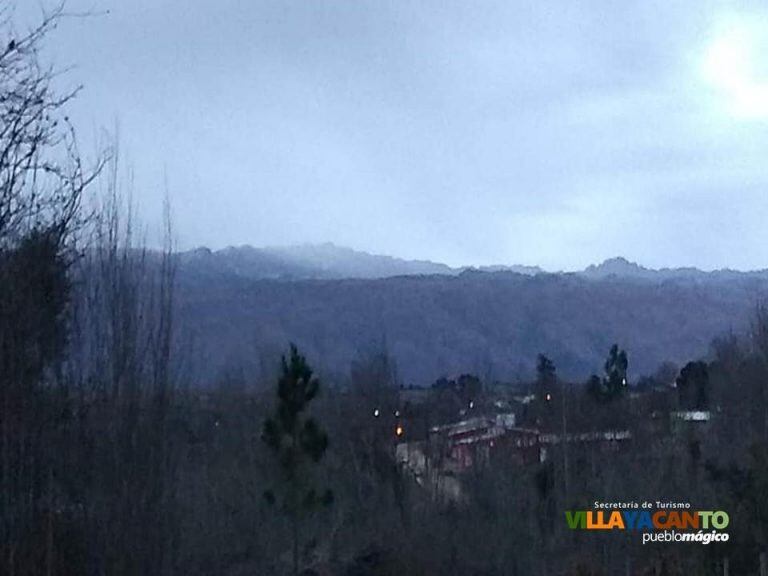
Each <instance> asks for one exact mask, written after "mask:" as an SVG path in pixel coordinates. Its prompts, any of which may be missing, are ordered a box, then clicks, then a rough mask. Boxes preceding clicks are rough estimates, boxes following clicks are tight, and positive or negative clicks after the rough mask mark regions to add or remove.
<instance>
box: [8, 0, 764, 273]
mask: <svg viewBox="0 0 768 576" xmlns="http://www.w3.org/2000/svg"><path fill="white" fill-rule="evenodd" d="M51 5H52V3H51V2H46V1H45V0H43V1H42V2H41V1H38V0H23V2H17V7H16V15H15V17H16V26H17V27H19V28H24V27H25V26H28V25H29V24H30V23H31V22H33V21H34V20H35V18H36V17H38V16H39V14H40V10H41V7H46V6H48V7H50V6H51ZM67 10H68V11H69V12H70V13H72V14H76V13H82V12H90V14H91V15H90V16H88V17H79V16H78V17H70V18H66V19H64V20H63V21H62V22H61V24H60V25H59V27H58V29H57V30H56V31H55V32H54V33H53V34H52V35H51V36H50V37H49V38H48V40H47V51H46V52H45V53H44V57H45V58H46V59H47V61H50V62H52V63H54V64H55V65H57V66H59V67H62V68H65V67H68V68H69V70H68V72H67V73H66V74H64V75H63V76H62V77H61V78H59V80H58V81H59V82H60V83H62V87H63V88H66V87H67V86H70V85H72V86H74V85H76V84H80V83H82V84H83V86H84V89H83V91H82V92H81V93H80V95H79V96H78V98H77V100H76V101H75V102H73V103H72V104H71V105H70V116H71V117H72V119H73V121H74V122H75V125H76V126H77V128H78V133H79V137H80V140H81V149H82V150H83V151H84V152H86V153H93V152H95V151H96V150H97V149H98V146H99V145H103V142H104V141H105V135H114V134H116V133H117V134H118V139H119V145H120V158H121V163H122V168H123V170H124V172H125V174H130V178H128V177H126V181H127V180H129V179H130V181H131V182H132V185H131V189H132V195H133V198H134V201H135V202H136V203H137V204H138V205H139V210H140V213H141V216H142V218H143V220H144V221H145V222H146V223H147V226H148V227H149V228H151V227H152V226H153V225H154V224H153V223H157V222H158V221H159V220H160V218H159V215H160V213H161V206H162V199H163V197H164V196H165V194H166V191H167V194H168V196H169V198H170V202H171V206H172V213H173V225H174V230H175V236H176V241H177V245H178V246H179V248H181V249H188V248H193V247H196V246H208V247H210V248H213V249H217V248H222V247H225V246H229V245H241V244H251V245H254V246H263V245H270V246H274V245H288V244H301V243H319V242H326V241H330V242H334V243H336V244H339V245H344V246H349V247H352V248H356V249H360V250H365V251H369V252H375V253H382V254H390V255H394V256H399V257H404V258H422V259H431V260H435V261H441V262H445V263H447V264H451V265H466V264H475V265H481V264H530V265H534V264H535V265H540V266H542V267H544V268H545V269H548V270H574V269H579V268H583V267H585V266H587V265H588V264H591V263H596V262H600V261H602V260H604V259H606V258H610V257H613V256H618V255H621V256H624V257H626V258H628V259H630V260H634V261H638V262H640V263H641V264H643V265H646V266H651V267H665V266H688V265H692V266H698V267H700V268H704V269H714V268H724V267H730V268H735V269H757V268H768V162H767V161H766V156H768V6H766V5H765V3H764V2H754V3H750V2H739V3H727V2H712V1H708V0H695V1H694V0H690V1H687V0H686V1H679V2H668V1H667V0H663V1H653V0H649V1H644V2H607V1H605V2H597V1H591V2H581V1H578V0H571V1H568V2H540V1H516V0H502V1H498V2H496V1H490V0H488V1H486V0H478V1H476V2H475V1H473V2H467V1H466V0H455V1H454V0H434V1H433V0H421V1H419V0H376V1H369V0H346V1H343V0H335V1H325V0H311V1H309V0H295V1H291V0H280V1H269V0H248V1H246V0H241V1H235V0H216V1H213V0H205V1H204V0H131V1H130V2H128V1H125V0H69V2H68V3H67Z"/></svg>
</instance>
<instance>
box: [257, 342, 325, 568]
mask: <svg viewBox="0 0 768 576" xmlns="http://www.w3.org/2000/svg"><path fill="white" fill-rule="evenodd" d="M319 391H320V382H319V381H318V379H317V378H316V377H315V376H314V374H313V371H312V368H311V367H310V366H309V364H307V361H306V359H305V358H304V356H302V355H301V354H299V351H298V349H297V348H296V346H295V345H294V344H291V349H290V354H289V357H288V358H286V357H285V356H283V358H282V363H281V374H280V378H279V379H278V383H277V398H278V401H277V407H276V410H275V414H274V415H273V416H272V417H270V418H268V419H267V420H266V421H265V422H264V429H263V432H262V440H263V441H264V443H265V444H266V445H267V447H268V448H269V449H270V451H271V452H272V453H273V455H274V456H275V460H276V462H277V464H278V467H279V469H280V472H281V479H282V482H281V484H280V487H279V488H280V489H279V490H268V491H266V492H265V493H264V497H265V498H266V500H267V502H269V503H270V504H279V505H280V509H281V510H282V512H283V513H285V514H286V515H287V516H288V518H289V519H290V521H291V529H292V540H293V573H294V575H297V574H298V573H299V544H300V536H299V528H300V523H301V520H302V519H303V518H304V517H305V515H307V514H308V513H311V512H312V511H313V510H315V509H316V508H318V507H319V506H321V505H329V504H330V503H331V502H332V500H333V494H332V493H331V491H330V490H325V491H324V492H322V493H320V492H319V491H318V490H317V489H316V488H315V487H314V486H313V484H312V480H311V476H312V474H311V471H312V468H313V466H315V465H317V464H318V463H319V462H320V460H322V458H323V455H324V454H325V451H326V449H327V448H328V436H327V434H326V433H325V431H324V430H323V429H322V428H321V427H320V425H319V424H318V423H317V422H316V421H315V420H314V419H313V418H311V417H310V416H307V415H306V412H307V409H308V407H309V404H310V403H311V402H312V400H314V399H315V398H316V397H317V394H318V392H319ZM276 492H279V493H281V494H282V498H280V501H279V502H278V495H277V494H276Z"/></svg>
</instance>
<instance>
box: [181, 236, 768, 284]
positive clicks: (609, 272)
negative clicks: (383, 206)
mask: <svg viewBox="0 0 768 576" xmlns="http://www.w3.org/2000/svg"><path fill="white" fill-rule="evenodd" d="M177 256H178V258H179V261H180V262H181V264H182V265H183V266H184V268H185V270H186V272H187V273H188V274H195V275H199V276H203V277H221V276H227V277H238V278H245V279H251V280H309V279H317V280H319V279H325V280H330V279H344V278H368V279H372V278H390V277H394V276H425V275H433V274H438V275H446V276H455V275H458V274H461V273H464V272H482V273H498V272H508V273H515V274H522V275H525V276H536V275H539V274H548V272H546V271H545V270H543V269H542V268H540V267H538V266H523V265H519V264H511V265H510V264H497V265H491V266H463V267H451V266H448V265H447V264H442V263H439V262H431V261H429V260H405V259H402V258H395V257H392V256H384V255H380V254H369V253H368V252H362V251H359V250H353V249H351V248H345V247H343V246H337V245H335V244H332V243H330V242H327V243H324V244H302V245H297V246H272V247H263V248H255V247H253V246H247V245H245V246H237V247H234V246H230V247H228V248H224V249H222V250H216V251H212V250H210V249H208V248H204V247H203V248H197V249H195V250H190V251H187V252H180V253H179V254H178V255H177ZM558 274H562V273H558ZM573 274H577V275H579V276H582V277H584V278H589V279H606V278H615V279H619V278H620V279H625V280H649V281H660V280H671V279H682V278H685V279H708V280H727V279H735V278H747V277H768V271H765V270H763V271H755V272H738V271H733V270H717V271H713V272H704V271H701V270H698V269H697V268H662V269H660V270H654V269H651V268H645V267H643V266H640V265H639V264H636V263H635V262H630V261H629V260H627V259H626V258H622V257H616V258H610V259H608V260H605V261H604V262H602V263H601V264H595V265H591V266H589V267H587V268H586V269H585V270H583V271H580V272H574V273H573Z"/></svg>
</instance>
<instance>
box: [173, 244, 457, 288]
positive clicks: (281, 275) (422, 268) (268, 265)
mask: <svg viewBox="0 0 768 576" xmlns="http://www.w3.org/2000/svg"><path fill="white" fill-rule="evenodd" d="M179 257H180V259H181V262H182V263H183V264H184V265H185V267H186V268H187V270H189V271H190V272H194V273H196V274H201V275H205V276H219V275H228V276H237V277H240V278H250V279H280V280H297V279H309V278H315V279H320V278H326V279H328V278H386V277H390V276H406V275H419V274H455V273H457V270H454V269H452V268H450V267H449V266H447V265H445V264H437V263H434V262H429V261H426V260H403V259H401V258H393V257H391V256H381V255H377V254H368V253H367V252H360V251H357V250H352V249H351V248H344V247H340V246H336V245H334V244H331V243H326V244H305V245H300V246H283V247H266V248H254V247H252V246H240V247H229V248H225V249H223V250H218V251H216V252H213V251H211V250H209V249H207V248H198V249H196V250H191V251H189V252H183V253H181V254H179Z"/></svg>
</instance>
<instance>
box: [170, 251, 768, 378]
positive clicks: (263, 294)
mask: <svg viewBox="0 0 768 576" xmlns="http://www.w3.org/2000/svg"><path fill="white" fill-rule="evenodd" d="M180 258H181V268H180V272H181V273H180V275H179V280H180V291H179V303H180V321H181V322H183V323H184V324H185V325H186V326H187V327H188V328H190V329H191V333H192V334H194V337H193V346H194V348H195V350H196V352H195V355H194V356H195V358H194V359H195V362H197V365H196V367H195V369H194V370H193V373H194V374H195V375H196V376H197V377H198V379H200V380H208V379H210V378H213V377H216V376H217V375H220V374H221V373H222V372H223V371H225V370H226V369H227V367H228V366H233V365H241V366H242V367H244V368H245V370H246V373H248V374H252V375H253V378H254V379H258V378H266V377H267V376H269V375H271V374H273V370H274V363H275V361H276V359H277V358H279V353H280V352H281V351H283V350H285V347H286V346H287V344H288V342H290V341H293V342H296V343H297V344H298V345H299V346H300V347H301V348H302V349H303V350H304V351H305V352H306V353H307V354H308V355H309V356H310V357H311V358H312V360H313V363H315V364H316V365H318V366H319V367H320V368H321V370H322V372H323V374H325V375H328V376H329V377H330V378H331V379H332V380H342V379H343V378H344V376H345V375H346V374H348V371H349V365H350V363H351V362H352V361H353V360H355V359H357V358H359V356H360V355H361V354H362V353H364V352H366V351H370V350H372V349H377V348H378V349H380V348H382V347H384V348H386V349H387V350H388V351H389V353H390V354H391V355H392V356H393V357H394V359H395V361H396V362H397V366H398V370H399V373H400V375H401V377H402V379H403V381H404V382H405V383H414V384H419V385H426V384H429V383H431V382H432V381H434V380H435V379H436V378H438V377H439V376H442V375H452V374H458V373H461V372H474V373H477V374H478V375H480V376H481V377H491V378H497V379H502V380H509V379H514V378H516V377H518V376H524V375H530V374H531V373H532V371H533V367H534V362H535V357H536V354H538V353H539V352H544V353H546V354H548V355H550V356H551V357H552V358H553V359H554V360H555V362H556V364H557V366H558V370H559V371H560V373H561V374H563V375H565V376H567V377H571V378H577V379H581V378H586V377H587V376H588V375H589V374H590V373H591V372H594V371H599V370H600V367H601V365H602V362H603V360H604V358H605V354H606V353H607V350H608V348H609V347H610V345H611V344H612V343H614V342H618V343H619V344H620V345H622V346H623V347H625V348H626V349H627V351H628V352H629V357H630V373H631V375H633V376H637V375H638V374H641V373H648V372H651V371H653V370H655V369H656V367H657V366H658V365H659V364H660V363H661V362H663V361H667V360H670V361H673V362H677V363H683V362H685V361H687V360H690V359H694V358H699V357H701V356H703V355H705V354H707V352H708V350H709V344H710V342H711V340H712V339H713V338H715V337H717V336H719V335H722V334H724V333H727V332H728V331H731V330H732V331H735V332H742V331H744V330H746V329H747V328H748V325H749V318H750V315H751V313H752V312H753V310H754V306H755V303H756V302H757V301H758V300H760V299H761V298H763V297H764V296H765V295H768V274H766V273H765V272H733V271H718V272H702V271H699V270H695V269H678V270H659V271H655V270H650V269H646V268H643V267H641V266H639V265H637V264H633V263H631V262H628V261H626V260H624V259H614V260H609V261H607V262H604V263H603V264H601V265H598V266H592V267H589V268H588V269H587V270H585V271H583V272H578V273H558V274H548V273H542V272H539V271H538V270H536V271H534V272H533V273H528V274H520V273H518V272H516V271H514V268H513V269H511V270H510V269H506V268H505V269H501V270H498V271H495V270H494V271H483V270H482V269H462V270H459V269H451V268H449V267H447V266H443V265H440V264H434V263H431V262H409V261H404V260H399V259H396V258H389V257H382V256H372V255H369V254H365V253H360V252H355V251H352V250H348V249H343V248H338V247H335V246H332V245H322V246H320V247H296V248H288V249H254V248H233V249H227V250H222V251H219V252H210V251H204V250H197V251H193V252H187V253H184V254H182V255H180ZM345 275H346V276H348V277H346V278H345V277H344V276H345Z"/></svg>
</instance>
